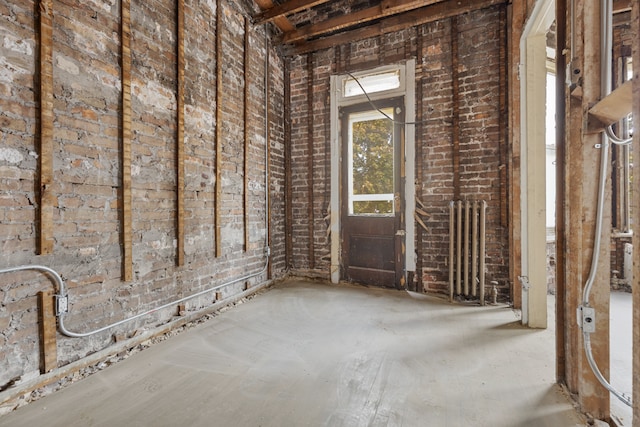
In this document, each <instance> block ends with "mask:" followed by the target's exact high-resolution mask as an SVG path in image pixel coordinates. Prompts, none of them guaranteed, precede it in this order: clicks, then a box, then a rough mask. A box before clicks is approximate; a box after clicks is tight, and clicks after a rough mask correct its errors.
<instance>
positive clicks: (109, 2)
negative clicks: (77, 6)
mask: <svg viewBox="0 0 640 427" xmlns="http://www.w3.org/2000/svg"><path fill="white" fill-rule="evenodd" d="M89 3H91V4H94V5H96V6H97V7H99V8H100V9H103V10H104V11H105V12H110V11H111V9H112V8H113V6H115V4H116V0H102V1H101V0H89Z"/></svg>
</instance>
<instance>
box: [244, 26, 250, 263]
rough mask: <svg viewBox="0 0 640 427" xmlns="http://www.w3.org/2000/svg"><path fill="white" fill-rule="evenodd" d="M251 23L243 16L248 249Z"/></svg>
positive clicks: (246, 229) (246, 228)
mask: <svg viewBox="0 0 640 427" xmlns="http://www.w3.org/2000/svg"><path fill="white" fill-rule="evenodd" d="M250 28H251V25H250V24H249V18H248V17H246V16H245V18H244V167H243V168H244V190H243V191H244V199H243V209H242V211H243V212H244V250H245V252H246V251H248V250H249V167H250V166H249V154H250V153H249V149H250V143H251V138H250V137H249V130H250V127H249V119H250V114H249V107H250V105H249V101H250V99H251V93H250V90H249V84H250V80H249V76H250V74H251V67H250V64H249V62H250V60H251V49H250V46H251V44H250V39H249V30H250Z"/></svg>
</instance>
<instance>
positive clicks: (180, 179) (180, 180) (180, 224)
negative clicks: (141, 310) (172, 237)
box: [176, 0, 185, 266]
mask: <svg viewBox="0 0 640 427" xmlns="http://www.w3.org/2000/svg"><path fill="white" fill-rule="evenodd" d="M177 9H178V10H177V13H178V28H177V31H178V37H177V38H178V43H177V44H178V99H177V104H178V105H177V110H178V112H177V115H178V117H177V119H178V129H177V140H176V181H177V183H176V185H177V188H176V203H177V206H176V209H177V220H176V227H177V230H176V240H177V248H176V250H177V251H178V253H177V259H176V262H177V265H178V266H182V265H184V70H185V62H184V0H178V2H177Z"/></svg>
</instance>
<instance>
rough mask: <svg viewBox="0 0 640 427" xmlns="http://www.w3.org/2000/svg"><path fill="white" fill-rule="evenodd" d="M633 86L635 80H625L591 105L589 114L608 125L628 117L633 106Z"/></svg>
mask: <svg viewBox="0 0 640 427" xmlns="http://www.w3.org/2000/svg"><path fill="white" fill-rule="evenodd" d="M632 87H633V80H629V81H627V82H625V83H624V84H623V85H622V86H620V87H618V88H617V89H616V90H614V91H613V92H611V93H610V94H609V95H608V96H606V97H605V98H603V99H601V100H600V101H599V102H598V103H597V104H596V105H594V106H593V107H591V109H590V110H589V114H590V115H592V116H593V117H595V118H596V119H598V120H599V121H601V122H602V123H603V124H604V125H607V126H609V125H612V124H614V123H616V122H619V121H620V120H622V119H623V118H625V117H627V116H628V115H629V114H631V108H632V106H633V93H632Z"/></svg>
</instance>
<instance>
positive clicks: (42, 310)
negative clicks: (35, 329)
mask: <svg viewBox="0 0 640 427" xmlns="http://www.w3.org/2000/svg"><path fill="white" fill-rule="evenodd" d="M38 321H39V322H38V324H39V327H40V373H41V374H45V373H47V372H50V371H52V370H53V369H55V368H57V367H58V352H57V346H56V314H55V297H54V296H53V292H52V291H42V292H38Z"/></svg>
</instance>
